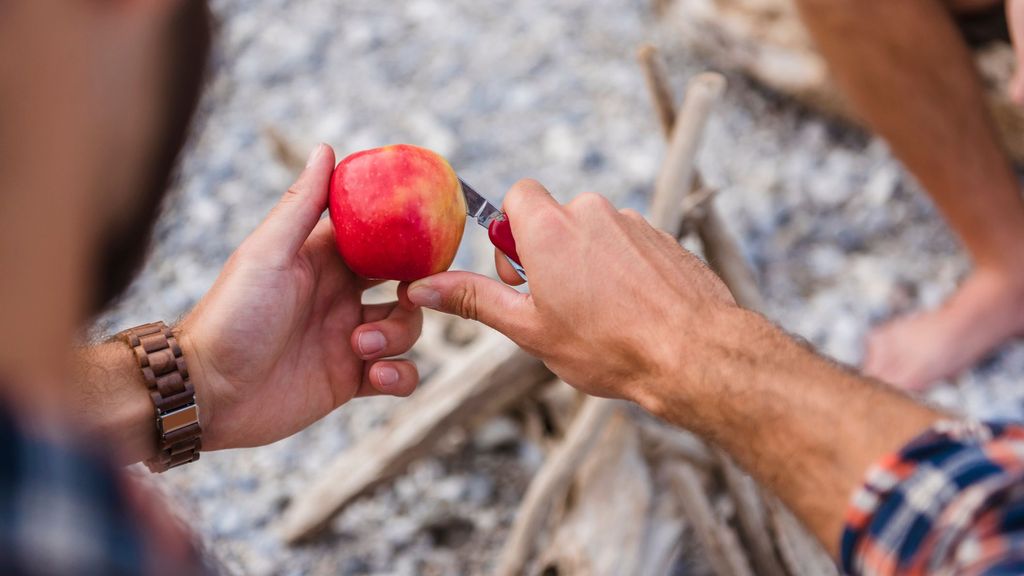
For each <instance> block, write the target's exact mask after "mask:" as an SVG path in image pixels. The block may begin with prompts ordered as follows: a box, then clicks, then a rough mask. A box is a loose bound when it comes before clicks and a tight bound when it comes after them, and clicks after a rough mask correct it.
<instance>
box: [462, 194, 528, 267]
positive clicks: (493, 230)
mask: <svg viewBox="0 0 1024 576" xmlns="http://www.w3.org/2000/svg"><path fill="white" fill-rule="evenodd" d="M459 184H461V185H462V194H463V196H465V197H466V214H467V215H468V216H469V217H470V218H472V219H473V220H476V222H477V224H479V225H481V226H483V227H484V228H486V229H487V236H488V238H490V239H491V244H493V245H494V247H495V248H497V249H498V250H501V251H502V253H504V254H505V257H506V258H508V261H509V263H511V264H512V267H513V268H515V270H516V272H518V273H519V275H520V276H522V277H523V280H526V271H525V270H523V265H522V263H521V262H520V261H519V253H518V252H516V240H515V238H513V237H512V226H511V224H509V221H508V216H506V215H505V213H504V212H502V211H501V210H500V209H498V208H497V207H496V206H495V205H494V204H491V203H490V202H488V201H487V199H486V198H484V197H483V196H481V195H480V194H479V193H478V192H477V191H476V190H474V189H473V187H472V186H470V185H469V184H466V183H465V182H464V181H463V180H462V179H461V178H459Z"/></svg>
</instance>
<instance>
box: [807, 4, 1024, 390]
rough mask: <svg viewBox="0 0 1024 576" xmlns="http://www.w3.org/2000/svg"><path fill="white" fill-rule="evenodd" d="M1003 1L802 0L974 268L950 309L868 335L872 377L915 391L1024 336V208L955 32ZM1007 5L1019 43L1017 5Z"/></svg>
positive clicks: (837, 69) (846, 84)
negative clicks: (963, 16) (962, 21)
mask: <svg viewBox="0 0 1024 576" xmlns="http://www.w3.org/2000/svg"><path fill="white" fill-rule="evenodd" d="M1000 1H1001V0H901V1H899V2H893V1H891V0H838V1H837V0H796V4H797V5H798V7H799V9H800V13H801V15H802V17H803V19H804V21H805V22H806V24H807V26H808V28H809V29H810V31H811V33H812V35H813V36H814V40H815V42H816V43H817V45H818V48H819V49H820V50H821V52H822V54H823V55H824V56H825V59H826V60H827V61H828V64H829V67H830V69H831V72H832V75H833V76H834V77H835V79H836V82H837V83H838V85H839V87H840V88H841V89H842V90H843V92H844V94H845V95H846V97H847V99H848V100H849V101H850V104H852V105H853V107H854V109H855V110H856V112H857V113H858V114H859V115H860V116H861V117H862V118H863V119H864V120H865V121H866V122H867V124H869V125H870V126H871V127H872V128H873V129H874V130H876V131H877V132H878V133H879V134H880V135H881V136H882V137H884V138H885V139H886V140H887V141H888V143H889V145H890V146H891V147H892V150H893V152H894V153H895V154H896V156H898V157H899V158H900V160H901V161H902V162H903V163H904V164H905V165H906V166H907V168H908V169H909V170H910V171H911V172H912V173H913V174H914V176H915V177H916V178H917V179H918V181H920V182H921V184H922V185H923V186H924V188H925V189H926V190H927V191H928V193H929V194H930V195H931V197H932V199H933V200H934V201H935V203H936V204H937V205H938V207H939V208H940V209H941V211H942V213H943V215H944V216H945V217H946V219H947V220H948V221H949V223H950V225H951V226H952V228H953V230H954V231H955V232H956V233H957V235H958V236H959V237H960V240H961V241H962V242H963V245H964V247H965V248H966V249H967V251H968V252H969V253H970V256H971V259H972V260H973V264H974V270H973V272H972V273H971V274H970V275H969V276H968V277H967V278H966V279H965V280H964V281H963V283H962V284H961V286H960V288H959V290H958V291H957V292H956V293H955V294H954V295H953V296H952V297H951V298H950V299H949V300H947V301H946V302H945V304H943V305H942V306H941V307H940V308H938V309H937V310H934V311H930V312H926V313H921V314H916V315H913V316H909V317H907V318H901V319H897V320H896V321H893V322H891V323H889V324H886V325H885V326H882V327H881V328H879V329H877V330H875V331H874V332H873V333H872V335H871V336H870V337H869V339H868V343H867V355H866V358H865V361H864V369H865V371H866V373H868V374H870V375H872V376H874V377H877V378H879V379H881V380H884V381H886V382H889V383H891V384H894V385H897V386H900V387H903V388H907V389H914V390H917V389H923V388H927V387H929V386H931V385H933V384H935V383H937V382H938V381H939V380H942V379H944V378H947V377H950V376H954V375H956V374H957V373H959V372H960V371H962V370H964V369H967V368H969V367H970V366H971V365H973V364H975V363H976V362H978V361H979V360H981V359H982V358H983V357H984V356H986V355H988V354H989V353H991V352H992V351H993V350H994V349H995V348H997V347H998V346H1000V345H1002V344H1003V343H1005V342H1006V341H1007V340H1009V339H1011V338H1013V337H1014V336H1016V335H1018V334H1021V333H1024V251H1021V249H1020V247H1021V246H1022V245H1024V201H1022V199H1021V196H1020V189H1019V187H1018V183H1017V179H1016V177H1015V175H1014V173H1013V170H1012V168H1011V166H1010V161H1009V159H1008V158H1007V156H1006V154H1005V153H1004V152H1003V150H1002V148H1000V144H999V141H998V140H997V137H996V130H995V127H994V124H993V121H992V118H991V117H990V115H989V113H988V110H987V108H986V101H985V92H984V88H983V86H982V83H981V80H980V78H979V75H978V72H977V70H976V68H975V63H974V58H973V55H972V53H971V50H970V49H969V48H968V46H967V44H966V42H965V40H964V38H963V36H962V35H961V34H960V32H959V31H958V30H957V28H956V25H955V14H957V13H972V12H975V13H976V12H977V11H979V10H992V9H998V8H999V7H1000ZM1009 8H1010V10H1011V12H1010V14H1011V23H1012V24H1013V29H1014V37H1015V38H1020V34H1021V30H1020V28H1021V21H1020V18H1019V17H1018V16H1017V15H1018V13H1019V11H1020V10H1021V7H1020V2H1019V0H1014V2H1013V4H1011V5H1010V6H1009ZM1017 47H1018V48H1017V49H1018V52H1020V50H1021V48H1022V45H1021V43H1020V42H1019V41H1018V42H1017ZM908 257H909V255H908Z"/></svg>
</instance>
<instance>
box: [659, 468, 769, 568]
mask: <svg viewBox="0 0 1024 576" xmlns="http://www.w3.org/2000/svg"><path fill="white" fill-rule="evenodd" d="M663 470H664V473H665V474H666V475H667V476H668V478H669V481H670V482H671V483H672V487H673V489H674V491H675V493H676V496H677V498H678V501H679V503H680V505H681V507H682V511H683V514H684V515H685V517H686V518H687V519H688V520H689V521H690V523H691V524H692V525H693V526H694V529H695V531H696V533H697V538H698V540H700V543H701V546H702V547H703V549H704V551H705V552H706V553H707V554H708V561H709V562H710V564H711V567H712V568H713V569H714V570H715V574H718V575H719V576H730V575H735V576H747V575H748V574H753V572H752V571H751V569H750V563H749V562H748V561H747V557H746V555H745V554H744V553H743V549H742V547H741V546H740V543H739V541H738V539H737V538H736V534H734V533H733V531H732V529H730V528H729V527H728V526H726V525H725V524H723V523H722V521H721V520H719V518H718V517H717V515H716V514H715V512H714V510H713V509H712V507H711V504H710V503H709V502H708V499H707V496H706V495H705V489H704V486H702V485H701V482H700V478H698V476H697V474H696V472H694V471H693V469H692V468H690V467H689V466H686V465H685V464H681V463H678V462H669V463H665V464H663Z"/></svg>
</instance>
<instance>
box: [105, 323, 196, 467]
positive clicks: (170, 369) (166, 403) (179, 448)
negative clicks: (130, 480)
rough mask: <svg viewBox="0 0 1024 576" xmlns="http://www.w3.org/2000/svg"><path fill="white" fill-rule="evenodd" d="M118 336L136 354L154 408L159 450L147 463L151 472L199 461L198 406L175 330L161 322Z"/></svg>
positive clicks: (145, 325) (144, 325)
mask: <svg viewBox="0 0 1024 576" xmlns="http://www.w3.org/2000/svg"><path fill="white" fill-rule="evenodd" d="M121 335H122V337H123V338H124V340H125V342H127V343H128V346H130V347H131V348H132V351H133V352H134V353H135V358H136V360H138V362H139V367H140V368H141V369H142V377H143V379H144V380H145V381H146V386H147V387H148V388H149V397H150V399H152V401H153V407H154V408H155V410H156V431H157V445H158V447H159V453H158V454H157V455H156V456H155V457H153V458H152V459H150V460H147V461H146V465H147V466H148V467H149V469H150V470H152V471H153V472H163V471H165V470H169V469H171V468H174V467H175V466H181V465H182V464H188V463H189V462H195V461H196V460H199V450H200V449H201V448H202V441H201V435H202V429H201V428H200V426H199V406H197V405H196V394H195V389H194V388H193V387H192V382H191V381H190V380H189V376H188V366H187V365H186V364H185V359H184V357H183V356H182V353H181V346H179V345H178V340H177V338H175V336H174V333H173V332H172V331H171V329H170V328H169V327H168V326H167V325H166V324H164V323H163V322H154V323H152V324H143V325H142V326H136V327H135V328H130V329H128V330H125V331H124V332H122V333H121Z"/></svg>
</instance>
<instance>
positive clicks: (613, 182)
mask: <svg viewBox="0 0 1024 576" xmlns="http://www.w3.org/2000/svg"><path fill="white" fill-rule="evenodd" d="M648 4H649V3H648V2H647V1H646V0H560V1H559V2H548V1H542V0H520V1H517V2H501V3H498V2H479V1H478V0H410V1H408V2H400V3H399V2H381V1H380V0H345V1H338V0H291V1H286V0H216V1H214V2H213V5H214V8H215V12H216V13H217V14H218V16H219V19H220V23H221V25H220V31H219V37H218V46H217V57H216V66H215V68H216V69H215V74H214V77H213V79H212V82H211V85H210V87H209V90H208V94H207V98H206V100H205V104H204V113H203V117H204V118H203V122H202V124H201V126H200V129H199V130H198V131H197V134H196V137H195V138H194V141H193V144H192V146H191V148H190V150H189V152H188V154H187V158H186V161H185V163H184V167H183V171H182V172H183V175H182V178H181V182H180V183H179V185H178V186H177V187H176V191H175V194H174V196H173V197H172V200H171V201H170V202H169V204H168V206H167V208H166V216H165V218H164V219H163V220H162V222H161V225H160V226H159V228H158V231H157V236H156V242H155V246H154V252H153V257H152V259H151V260H150V263H149V265H148V267H147V268H146V269H145V271H144V272H143V274H142V276H141V277H140V278H139V280H138V282H137V284H136V286H135V287H134V288H133V290H132V291H131V292H130V293H129V295H128V296H127V297H126V298H125V300H124V301H123V302H122V303H121V304H120V305H119V306H118V307H117V308H116V309H115V310H113V311H112V312H111V313H110V314H108V315H107V316H106V317H104V318H102V319H101V320H100V321H99V323H98V324H97V332H101V333H105V332H110V331H113V330H116V329H120V328H123V327H126V326H129V325H133V324H137V323H142V322H145V321H149V320H153V319H157V318H165V319H173V318H176V317H178V316H180V315H181V314H182V313H184V312H185V311H186V310H188V309H189V308H190V307H191V306H192V305H193V304H194V303H195V302H196V301H197V300H198V298H199V297H200V296H201V295H202V294H203V293H204V292H205V291H206V290H207V288H208V287H209V286H210V284H211V283H212V282H213V280H214V278H215V277H216V275H217V273H218V270H219V268H220V266H221V265H222V263H223V262H224V260H225V259H226V258H227V256H228V255H229V254H230V252H231V250H232V249H233V248H234V247H235V246H236V245H237V244H238V243H239V242H240V241H241V240H242V239H243V238H244V237H245V236H246V235H247V234H248V233H249V232H250V231H251V230H252V229H253V228H254V227H255V225H256V224H257V223H258V222H259V221H260V219H262V218H263V216H264V215H265V214H266V212H267V211H268V210H269V208H270V206H272V204H273V203H274V201H275V200H276V198H277V197H278V195H279V194H280V193H281V192H282V191H283V190H285V188H286V187H287V186H288V184H289V183H290V181H291V179H292V177H293V174H291V173H290V172H289V171H288V169H287V168H285V167H284V166H282V165H281V164H280V162H279V161H278V160H277V159H276V158H275V156H274V154H273V152H272V150H271V147H270V145H269V143H268V142H267V139H266V138H265V137H264V135H263V130H264V128H265V127H268V126H270V127H274V128H276V129H277V130H279V131H280V132H282V133H283V134H285V135H286V136H287V137H288V138H289V139H291V140H294V141H295V142H298V143H301V144H303V145H304V146H308V147H309V148H312V146H313V145H314V144H315V143H316V142H317V141H325V142H329V143H331V144H333V145H334V146H335V147H336V149H337V151H338V153H339V157H340V156H343V155H345V154H346V153H348V152H352V151H356V150H359V149H362V148H367V147H373V146H379V145H384V144H389V143H395V142H410V143H416V144H420V145H424V146H428V147H431V148H434V149H435V150H438V151H439V152H441V153H443V154H445V155H447V156H448V157H449V158H450V160H451V161H452V163H453V164H454V165H455V166H456V167H457V168H458V170H459V171H460V173H461V174H462V175H463V177H465V178H466V179H467V180H469V181H470V182H473V183H474V184H475V185H476V187H477V188H478V189H480V190H481V191H484V192H485V193H489V194H490V195H492V196H494V197H495V198H497V197H499V196H500V194H501V193H502V192H503V191H504V190H505V189H507V187H508V186H509V185H511V184H512V183H513V182H515V181H516V180H517V179H519V178H521V177H526V176H529V177H534V178H538V179H539V180H541V181H542V182H545V183H546V184H547V185H548V186H549V187H550V188H551V190H552V191H553V192H554V193H555V194H556V195H557V196H558V197H559V198H560V199H563V200H564V199H569V198H571V197H572V196H573V195H575V194H577V193H579V192H582V191H586V190H596V191H600V192H603V193H605V194H607V195H609V196H610V197H611V198H612V199H613V200H614V201H615V202H616V204H617V205H619V206H620V207H633V208H637V209H643V208H644V206H645V205H646V202H647V198H648V194H649V192H650V190H651V187H652V185H653V180H654V175H655V173H656V171H657V168H658V164H659V162H660V159H661V156H662V151H663V143H662V140H661V135H660V132H659V130H658V128H657V125H656V123H655V118H654V115H653V113H652V111H651V109H650V106H649V104H648V101H647V95H646V91H645V88H644V85H643V80H642V77H641V75H640V72H639V69H638V67H637V66H636V64H635V60H634V51H635V48H636V47H637V45H638V44H639V43H641V42H644V41H653V42H655V43H656V44H657V45H659V46H660V47H661V48H662V50H663V51H664V52H665V53H666V55H667V56H668V57H669V60H670V65H671V70H672V76H673V79H674V81H675V82H676V83H677V88H678V89H680V90H681V88H682V85H683V83H684V82H685V79H686V78H687V77H688V76H689V75H691V74H693V73H695V72H698V71H700V70H702V69H703V66H702V63H701V62H699V61H696V60H694V59H693V57H691V56H689V55H688V54H686V53H685V51H683V50H682V49H681V48H680V46H679V45H678V40H677V39H676V38H674V36H673V34H672V30H671V27H670V26H666V25H665V24H659V23H658V22H656V21H655V20H654V19H653V17H652V16H651V15H650V12H649V7H648ZM730 81H731V84H730V90H729V93H728V95H727V97H726V98H725V99H724V101H723V103H722V105H721V107H720V109H719V111H718V113H717V115H716V116H715V117H714V119H713V120H712V122H711V124H710V127H709V130H708V134H707V140H706V146H705V148H704V150H703V152H702V156H701V165H702V167H703V169H704V171H705V176H706V179H707V180H709V181H710V183H712V184H714V185H717V186H719V187H721V189H722V190H723V194H722V195H721V200H720V202H721V205H722V207H723V210H724V211H725V213H726V214H727V215H728V217H729V219H730V222H731V223H732V225H733V228H734V232H736V234H737V235H738V236H739V237H741V238H742V240H743V244H744V247H745V249H746V251H747V254H748V256H749V257H750V259H751V261H752V262H753V263H754V264H755V266H756V269H757V271H758V274H759V277H760V281H761V283H762V286H763V288H764V289H765V291H766V294H767V296H768V299H769V302H770V307H771V314H772V316H773V317H774V318H775V319H776V320H778V321H779V322H780V323H781V324H782V325H783V326H785V327H786V328H787V329H789V330H791V331H793V332H795V333H797V334H800V335H801V336H803V337H805V338H807V339H808V340H810V341H811V342H812V343H814V344H816V345H818V346H820V347H821V348H822V349H823V350H825V351H826V352H828V353H830V354H832V355H834V356H836V357H837V358H839V359H841V360H844V361H847V362H851V363H856V362H858V361H859V359H860V355H861V354H862V339H863V336H864V333H865V330H866V329H867V328H868V327H869V326H870V325H871V324H872V323H876V322H878V321H880V320H882V319H884V318H886V317H888V316H889V315H891V314H892V313H894V312H896V311H900V310H906V309H911V308H915V307H921V306H931V305H935V304H936V303H938V302H940V301H941V299H942V298H943V297H944V296H945V295H946V294H948V293H949V292H950V291H951V290H952V289H953V288H954V286H955V285H956V282H957V279H958V278H959V277H960V276H961V275H962V274H963V273H964V272H965V270H966V267H967V263H966V260H965V258H964V255H963V253H962V251H961V250H960V249H959V247H958V246H957V244H956V242H955V240H954V239H953V238H952V237H951V235H950V234H949V232H948V231H947V230H946V228H945V227H944V225H943V223H942V221H941V219H940V217H939V216H938V214H937V213H936V211H935V209H934V207H933V206H932V205H931V204H930V202H929V201H928V199H927V198H926V197H925V196H924V195H923V194H921V193H920V190H919V189H918V187H917V185H916V184H914V183H913V182H912V181H911V180H910V179H908V178H907V176H906V174H905V173H904V172H903V170H902V169H901V168H900V166H899V165H898V164H897V163H896V162H895V161H894V160H893V158H892V157H891V155H890V153H889V151H888V150H887V148H886V146H885V145H884V143H882V142H881V141H879V140H877V139H873V138H871V137H869V136H866V135H864V134H862V133H859V132H857V131H854V130H851V129H849V128H846V127H843V126H840V125H835V124H831V123H829V122H827V121H824V120H822V119H820V118H819V117H817V116H815V115H813V114H810V113H808V112H806V111H804V110H802V109H800V108H799V107H797V106H795V105H793V104H792V103H790V102H788V101H786V100H784V99H780V98H778V97H775V96H772V95H769V94H766V93H764V92H762V91H760V90H758V89H757V88H756V87H753V86H751V85H750V84H749V83H747V82H746V81H744V80H743V79H741V78H730ZM467 234H468V237H469V241H468V242H467V243H466V246H465V249H464V250H463V251H462V253H460V256H459V260H458V262H457V265H458V266H461V267H463V268H475V269H481V270H483V269H484V267H485V266H486V265H487V263H488V262H489V255H488V254H487V251H486V250H481V247H482V246H483V245H484V244H485V240H484V239H483V238H482V235H481V234H480V233H479V232H478V231H476V230H473V231H470V232H468V233H467ZM156 287H159V288H160V289H159V290H156V289H155V288H156ZM142 294H149V295H152V294H159V297H153V296H146V297H143V296H142ZM1022 375H1024V347H1022V346H1019V345H1015V346H1011V347H1008V348H1007V349H1006V350H1005V351H1004V352H1002V353H1001V354H999V355H998V356H997V357H995V358H993V359H991V360H989V361H987V362H986V363H985V364H984V365H983V366H982V367H981V368H979V369H977V370H975V371H974V372H973V373H971V374H968V375H966V376H964V377H962V378H960V379H959V380H958V381H957V382H955V383H951V384H950V385H948V386H944V387H942V388H941V389H940V390H938V391H936V392H935V393H933V399H935V400H936V401H939V402H942V403H943V404H945V405H947V406H951V407H956V408H958V409H964V410H966V411H967V412H969V413H970V414H972V415H975V416H980V417H1000V418H1005V417H1019V416H1020V415H1021V414H1022V412H1024V403H1022V399H1024V386H1018V385H1016V384H1015V383H1016V382H1018V381H1020V380H1021V377H1022ZM428 385H429V384H428ZM397 402H400V401H398V400H392V399H369V400H361V401H358V402H356V403H354V404H352V405H350V406H348V407H345V408H343V409H341V410H339V411H338V412H336V413H335V414H333V415H331V416H330V417H328V418H326V419H325V420H323V421H322V422H320V423H318V424H316V425H314V426H313V427H311V428H310V429H308V430H307V431H305V432H303V433H301V434H299V435H297V436H295V437H293V438H290V439H288V440H285V441H282V442H279V443H277V444H275V445H273V446H268V447H265V448H261V449H253V450H236V451H229V452H221V453H210V454H206V455H204V457H203V460H202V462H201V463H200V464H199V465H196V466H191V467H187V468H185V469H182V470H178V471H175V472H173V473H171V474H167V475H165V476H163V477H161V478H159V480H158V482H159V483H160V484H162V485H163V486H164V487H165V488H167V489H168V490H169V491H170V492H173V493H176V494H178V495H180V497H181V500H182V501H183V502H186V503H185V504H183V506H184V509H185V510H186V512H187V514H188V515H189V516H190V517H191V518H192V519H193V520H194V523H195V525H196V526H197V528H198V530H199V531H200V532H201V533H202V535H203V537H204V539H205V540H206V541H207V543H208V545H209V547H210V549H211V550H212V551H213V552H214V554H215V555H216V556H217V557H218V558H219V559H220V560H221V561H222V562H223V564H224V565H225V566H226V567H227V568H228V569H229V570H230V571H234V572H237V573H245V574H451V573H480V572H486V571H487V566H488V562H489V561H491V560H492V559H493V558H494V557H495V555H496V553H497V550H498V549H499V546H500V543H501V541H502V537H503V535H504V532H505V530H506V529H507V526H508V524H509V522H510V520H511V517H512V513H513V511H514V507H515V504H516V503H517V501H518V499H519V498H520V497H521V494H522V492H523V490H524V489H525V485H526V479H527V478H528V477H529V474H530V473H531V472H532V471H533V470H535V469H536V467H537V466H538V465H539V463H540V461H541V456H540V452H539V450H538V448H537V447H536V446H532V445H530V444H528V443H524V442H521V441H519V440H518V439H517V437H518V435H519V432H520V431H519V430H518V428H517V425H516V424H515V423H514V422H512V421H510V420H499V421H498V423H496V424H493V425H491V426H490V427H488V429H487V431H486V433H485V434H483V436H484V439H483V440H481V439H480V438H479V437H478V438H477V439H475V440H474V441H470V442H463V441H461V440H460V439H459V438H452V439H451V442H449V443H448V444H449V449H447V450H446V451H445V453H443V454H441V455H439V456H438V457H436V458H431V459H427V460H424V461H422V462H420V463H418V464H417V465H415V466H414V467H413V469H412V470H411V471H410V472H409V473H408V474H406V475H404V476H402V477H401V478H399V479H398V480H397V481H396V482H394V483H392V484H391V485H388V486H385V487H382V488H380V489H379V490H377V491H376V492H375V493H374V494H373V495H372V496H371V497H368V498H365V499H363V500H361V501H359V502H358V503H356V504H355V505H353V506H352V507H350V508H349V510H348V511H346V512H345V513H344V514H343V515H342V516H341V517H339V519H338V521H337V522H336V523H335V525H334V527H333V530H332V531H331V532H330V533H329V534H328V535H326V536H325V537H323V538H322V539H320V540H318V541H317V542H315V543H313V544H310V545H307V546H303V547H299V548H294V549H289V548H284V547H282V546H281V545H280V543H279V542H278V541H277V540H276V538H275V537H274V535H273V534H271V533H270V532H269V531H268V530H267V527H268V524H269V523H270V522H271V521H272V520H273V519H274V518H275V517H276V516H277V514H278V512H279V511H280V510H281V509H282V508H283V507H284V506H286V505H287V502H288V498H289V495H290V494H293V493H295V492H297V491H300V490H301V489H302V488H303V487H304V486H305V485H307V483H308V481H309V479H310V478H311V477H313V475H314V474H315V472H316V470H317V469H318V467H320V466H321V465H322V464H324V463H326V462H329V461H330V460H331V458H332V457H333V456H334V455H336V454H337V453H339V452H340V451H342V450H344V449H345V448H346V447H348V446H350V445H351V444H352V443H353V442H354V441H355V440H356V439H357V438H359V437H360V436H361V435H362V434H363V433H365V432H366V431H367V430H369V429H370V428H372V427H374V426H376V425H378V424H379V423H380V422H382V421H384V420H385V419H386V418H387V416H388V414H389V413H390V412H391V410H392V409H393V407H394V406H395V405H396V403H397Z"/></svg>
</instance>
